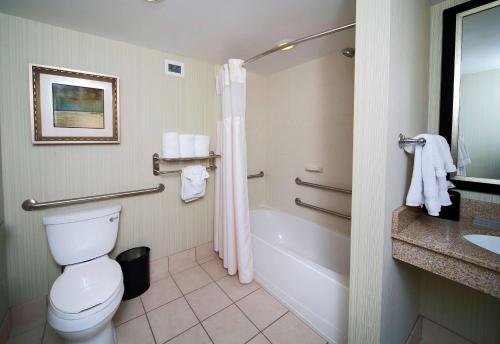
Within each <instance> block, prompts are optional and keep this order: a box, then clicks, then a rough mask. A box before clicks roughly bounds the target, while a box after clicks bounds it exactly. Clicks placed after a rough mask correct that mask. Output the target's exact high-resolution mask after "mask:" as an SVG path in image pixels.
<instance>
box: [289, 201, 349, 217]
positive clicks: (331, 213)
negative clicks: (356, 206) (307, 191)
mask: <svg viewBox="0 0 500 344" xmlns="http://www.w3.org/2000/svg"><path fill="white" fill-rule="evenodd" d="M295 204H296V205H298V206H299V207H304V208H309V209H313V210H316V211H320V212H322V213H325V214H330V215H333V216H337V217H341V218H343V219H346V220H350V219H351V215H347V214H342V213H339V212H336V211H333V210H330V209H325V208H321V207H318V206H316V205H312V204H309V203H304V202H302V201H301V199H300V198H296V199H295Z"/></svg>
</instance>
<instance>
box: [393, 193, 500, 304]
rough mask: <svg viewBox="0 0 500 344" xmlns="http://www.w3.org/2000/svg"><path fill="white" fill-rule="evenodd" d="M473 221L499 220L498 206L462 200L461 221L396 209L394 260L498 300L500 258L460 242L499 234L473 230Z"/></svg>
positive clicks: (420, 211)
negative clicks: (481, 218) (468, 235)
mask: <svg viewBox="0 0 500 344" xmlns="http://www.w3.org/2000/svg"><path fill="white" fill-rule="evenodd" d="M474 217H483V218H487V219H493V220H500V205H498V204H492V203H485V202H479V201H472V200H468V199H462V207H461V218H460V221H451V220H444V219H440V218H436V217H431V216H428V215H426V214H424V213H423V212H422V210H421V209H418V208H410V207H406V206H402V207H399V208H398V209H396V210H394V212H393V222H392V238H393V257H394V258H396V259H398V260H401V261H404V262H406V263H409V264H412V265H415V266H418V267H420V268H423V269H425V270H428V271H431V272H434V273H436V274H438V275H441V276H443V277H447V278H450V279H452V280H455V281H457V282H459V283H462V284H465V285H468V286H470V287H473V288H475V289H478V290H481V291H483V292H486V293H488V294H491V295H494V296H496V297H500V255H499V254H496V253H493V252H491V251H488V250H486V249H483V248H481V247H479V246H477V245H474V244H473V243H471V242H469V241H467V240H466V239H464V238H463V235H465V234H486V235H494V236H500V230H495V229H489V228H483V227H478V226H475V225H473V224H472V220H473V218H474Z"/></svg>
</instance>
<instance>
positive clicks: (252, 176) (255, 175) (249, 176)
mask: <svg viewBox="0 0 500 344" xmlns="http://www.w3.org/2000/svg"><path fill="white" fill-rule="evenodd" d="M262 177H264V171H260V172H259V173H257V174H249V175H248V176H247V178H248V179H253V178H262Z"/></svg>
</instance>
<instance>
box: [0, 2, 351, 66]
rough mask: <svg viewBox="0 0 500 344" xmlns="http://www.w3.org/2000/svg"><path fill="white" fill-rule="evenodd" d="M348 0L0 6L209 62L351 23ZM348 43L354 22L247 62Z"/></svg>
mask: <svg viewBox="0 0 500 344" xmlns="http://www.w3.org/2000/svg"><path fill="white" fill-rule="evenodd" d="M355 5H356V1H355V0H272V1H270V0H162V1H160V2H157V3H146V2H145V1H144V0H85V1H76V0H71V1H70V0H0V12H4V13H7V14H12V15H15V16H19V17H25V18H29V19H32V20H36V21H40V22H43V23H48V24H51V25H55V26H60V27H64V28H68V29H72V30H77V31H82V32H87V33H90V34H95V35H99V36H103V37H107V38H111V39H115V40H119V41H124V42H128V43H133V44H137V45H141V46H145V47H149V48H154V49H158V50H162V51H166V52H170V53H175V54H179V55H184V56H189V57H194V58H198V59H202V60H205V61H208V62H212V63H223V62H224V61H226V60H227V59H228V58H242V59H246V58H249V57H251V56H254V55H257V54H259V53H261V52H263V51H265V50H268V49H270V48H272V47H273V46H274V45H275V44H276V42H278V41H280V40H283V39H295V38H299V37H302V36H306V35H309V34H313V33H316V32H320V31H324V30H326V29H329V28H332V27H337V26H341V25H345V24H349V23H351V22H354V20H355ZM353 45H354V29H349V30H346V31H343V32H340V33H337V34H334V35H331V36H329V37H326V38H320V39H316V40H313V41H309V42H307V43H304V44H302V45H301V46H299V47H296V48H295V49H292V50H290V51H289V52H279V53H276V54H273V55H270V56H268V57H265V58H263V59H262V60H260V61H258V62H255V63H252V64H250V65H248V66H247V68H248V69H249V70H250V71H253V72H257V73H261V74H268V73H272V72H276V71H279V70H282V69H286V68H289V67H291V66H293V65H296V64H299V63H303V62H305V61H308V60H311V59H313V58H317V57H320V56H324V55H327V54H330V53H333V52H339V53H340V51H341V50H342V49H343V48H345V47H347V46H353Z"/></svg>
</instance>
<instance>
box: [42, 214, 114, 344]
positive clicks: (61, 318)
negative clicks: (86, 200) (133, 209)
mask: <svg viewBox="0 0 500 344" xmlns="http://www.w3.org/2000/svg"><path fill="white" fill-rule="evenodd" d="M120 210H121V206H120V205H112V206H106V207H102V208H87V209H84V210H79V211H76V212H71V213H62V214H55V215H48V216H45V217H44V218H43V223H44V225H45V226H46V231H47V238H48V241H49V247H50V252H51V253H52V256H53V257H54V259H55V261H56V262H57V263H58V264H59V265H63V266H65V268H64V272H63V273H62V274H61V275H60V276H59V277H58V278H57V279H56V281H55V282H54V284H53V285H52V288H51V290H50V295H49V302H48V303H49V305H48V323H49V324H50V326H52V328H53V329H54V330H55V331H56V332H57V333H59V335H60V336H61V337H63V338H64V340H65V343H85V344H112V343H116V335H115V329H114V326H113V323H112V322H111V320H112V318H113V315H114V314H115V313H116V310H117V309H118V306H119V305H120V302H121V299H122V296H123V275H122V271H121V268H120V265H119V264H118V263H117V262H116V261H115V260H113V259H111V258H109V257H108V255H107V254H108V253H109V252H110V251H111V250H112V249H113V247H114V245H115V242H116V237H117V234H118V222H119V214H120Z"/></svg>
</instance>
